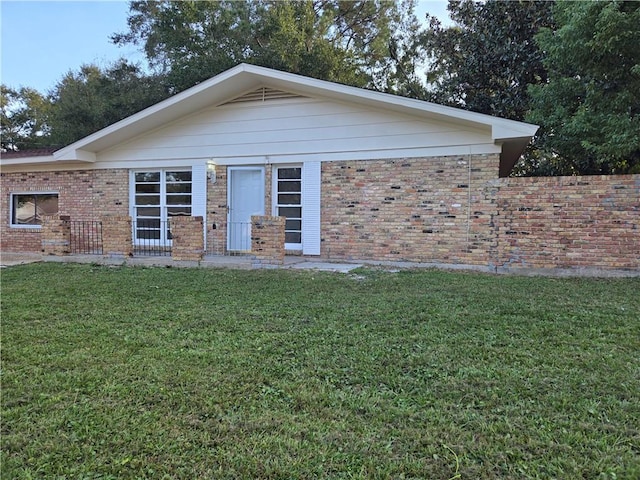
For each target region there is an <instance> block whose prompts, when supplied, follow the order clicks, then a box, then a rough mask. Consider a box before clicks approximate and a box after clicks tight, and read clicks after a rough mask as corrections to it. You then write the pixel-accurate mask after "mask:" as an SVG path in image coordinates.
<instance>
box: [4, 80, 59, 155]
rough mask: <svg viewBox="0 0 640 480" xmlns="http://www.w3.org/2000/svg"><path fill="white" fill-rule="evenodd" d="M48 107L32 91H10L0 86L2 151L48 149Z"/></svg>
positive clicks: (39, 96)
mask: <svg viewBox="0 0 640 480" xmlns="http://www.w3.org/2000/svg"><path fill="white" fill-rule="evenodd" d="M50 110H51V104H50V102H49V101H48V99H47V98H46V97H45V96H43V95H42V94H40V93H39V92H38V91H37V90H34V89H33V88H27V87H23V88H20V89H19V90H14V89H12V88H9V87H7V86H5V85H2V87H1V91H0V135H1V137H2V145H1V149H2V151H17V150H27V149H31V148H40V147H44V146H48V141H47V140H46V139H47V136H48V133H49V126H48V116H49V113H50Z"/></svg>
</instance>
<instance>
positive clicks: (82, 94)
mask: <svg viewBox="0 0 640 480" xmlns="http://www.w3.org/2000/svg"><path fill="white" fill-rule="evenodd" d="M168 95H169V94H168V92H167V89H166V88H165V87H164V85H163V81H162V79H161V78H159V77H154V76H147V75H143V74H142V73H141V72H140V69H139V67H137V66H134V65H130V64H128V63H127V62H126V61H124V60H121V61H119V62H117V63H115V64H114V65H112V66H111V67H109V68H107V69H106V70H104V71H103V70H101V69H100V68H99V67H98V66H96V65H83V66H82V67H81V68H80V70H79V71H77V72H73V71H70V72H68V73H67V74H66V75H65V76H64V77H63V78H62V80H60V81H59V82H58V84H57V85H56V86H55V87H54V89H53V92H52V93H51V95H50V99H51V103H52V107H51V112H50V115H49V125H50V137H49V142H50V144H51V145H56V146H64V145H68V144H70V143H73V142H75V141H76V140H79V139H80V138H82V137H84V136H86V135H89V134H91V133H93V132H96V131H98V130H100V129H101V128H104V127H106V126H108V125H111V124H112V123H115V122H117V121H119V120H122V119H123V118H125V117H128V116H129V115H132V114H134V113H136V112H138V111H140V110H142V109H144V108H146V107H148V106H150V105H153V104H154V103H156V102H158V101H160V100H163V99H164V98H166V97H167V96H168Z"/></svg>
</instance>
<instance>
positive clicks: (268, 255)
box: [251, 215, 285, 266]
mask: <svg viewBox="0 0 640 480" xmlns="http://www.w3.org/2000/svg"><path fill="white" fill-rule="evenodd" d="M284 226H285V218H284V217H273V216H258V215H254V216H252V217H251V254H252V255H254V256H255V261H254V263H253V265H254V266H269V265H283V264H284V254H285V250H284Z"/></svg>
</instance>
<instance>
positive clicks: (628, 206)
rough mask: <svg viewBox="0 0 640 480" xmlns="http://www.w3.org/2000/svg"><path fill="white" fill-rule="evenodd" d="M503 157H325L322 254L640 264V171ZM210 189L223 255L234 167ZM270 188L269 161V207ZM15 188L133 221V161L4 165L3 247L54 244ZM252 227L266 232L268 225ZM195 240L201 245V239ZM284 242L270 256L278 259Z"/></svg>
mask: <svg viewBox="0 0 640 480" xmlns="http://www.w3.org/2000/svg"><path fill="white" fill-rule="evenodd" d="M498 163H499V162H498V155H470V156H450V157H434V158H411V159H396V160H368V161H343V162H324V163H323V164H322V195H321V201H322V217H321V222H322V224H321V229H322V243H321V257H322V258H325V259H329V260H392V261H411V262H425V263H438V264H450V265H455V264H458V265H475V266H479V267H486V268H488V269H496V270H501V269H502V270H513V271H517V270H521V269H526V268H535V269H546V268H566V269H580V268H597V269H605V270H606V269H609V270H611V269H618V270H635V271H640V175H623V176H582V177H550V178H498ZM207 189H208V196H207V198H208V200H207V206H206V211H207V244H206V246H205V248H206V250H207V252H208V253H219V254H224V253H226V241H227V240H226V239H227V229H226V221H227V168H226V167H221V166H218V167H217V171H216V182H215V183H213V182H208V183H207ZM271 191H272V190H271V168H269V166H266V167H265V194H266V195H265V210H266V213H270V212H271ZM16 192H59V203H58V204H59V215H68V216H69V217H70V218H71V219H72V220H89V219H102V220H103V222H107V223H108V222H109V221H110V220H105V219H103V218H102V217H103V216H104V215H106V214H109V215H110V216H112V217H111V220H114V219H115V218H118V217H123V218H124V217H126V219H127V221H128V222H130V218H129V217H128V214H129V205H128V203H129V174H128V171H127V170H126V169H112V170H95V171H81V170H77V171H63V172H38V173H2V199H1V200H2V205H1V207H2V216H3V218H2V222H0V238H1V240H2V244H1V249H2V251H19V252H20V251H33V252H40V251H42V249H43V242H42V231H43V229H31V228H11V227H10V225H9V222H10V212H9V208H10V194H11V193H16ZM178 221H180V220H178ZM185 222H196V224H195V225H193V224H192V226H193V227H194V228H193V230H192V231H193V232H194V235H195V236H196V237H197V236H198V232H201V231H202V230H198V228H199V227H198V223H197V222H198V220H197V219H196V220H185ZM274 225H275V224H274ZM214 226H215V228H214ZM103 228H104V226H103ZM109 228H110V227H109V226H108V225H106V228H105V230H104V231H103V238H104V241H105V245H104V253H105V255H110V254H118V255H120V254H123V255H128V254H130V251H128V250H127V249H126V248H125V247H127V246H128V248H131V230H130V228H129V227H128V226H120V227H117V228H116V233H109ZM186 228H187V227H186V226H185V231H184V232H183V233H182V234H187V233H188V232H187V231H186ZM254 228H255V227H254ZM278 228H279V227H278ZM118 232H120V233H118ZM189 232H191V230H189ZM180 235H181V234H180V233H178V236H180ZM189 235H190V233H189ZM278 235H279V234H278ZM253 236H254V237H255V238H259V239H260V241H263V240H264V238H265V237H264V232H262V231H261V232H260V233H259V234H257V233H256V232H254V235H253ZM110 238H111V239H112V241H113V242H114V243H113V244H112V245H111V246H109V244H108V242H109V241H110ZM273 238H276V237H273ZM268 241H269V242H273V241H275V240H273V239H272V237H269V240H268ZM179 242H180V240H178V243H179ZM187 244H188V245H190V247H188V248H190V249H192V250H194V251H195V250H197V249H198V247H197V238H195V237H194V238H193V239H191V240H189V241H188V242H187ZM194 245H195V247H194ZM283 245H284V240H282V241H281V246H283ZM174 248H176V244H175V243H174ZM253 248H254V249H260V248H265V247H263V246H261V245H256V244H254V245H253ZM281 250H282V252H280V251H278V250H274V251H273V252H269V253H268V254H265V258H266V257H268V258H274V257H275V258H277V259H279V258H280V255H281V253H282V254H284V250H283V249H281ZM191 253H193V254H194V255H195V253H194V252H193V251H192V252H191ZM187 254H188V253H187ZM254 254H255V252H254ZM180 255H181V253H180ZM260 255H261V254H260V253H259V254H258V255H257V257H256V258H258V257H259V256H260ZM277 261H280V260H277Z"/></svg>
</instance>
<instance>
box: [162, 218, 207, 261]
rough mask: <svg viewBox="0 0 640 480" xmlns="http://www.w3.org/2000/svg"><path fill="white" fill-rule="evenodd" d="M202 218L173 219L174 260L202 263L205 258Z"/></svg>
mask: <svg viewBox="0 0 640 480" xmlns="http://www.w3.org/2000/svg"><path fill="white" fill-rule="evenodd" d="M203 224H204V220H203V218H202V217H187V216H184V217H182V216H180V217H171V220H170V225H171V238H172V246H171V257H172V258H173V259H174V260H189V261H196V262H197V261H200V260H202V257H203V256H204V234H203V226H204V225H203Z"/></svg>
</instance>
